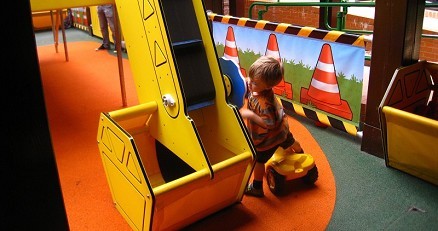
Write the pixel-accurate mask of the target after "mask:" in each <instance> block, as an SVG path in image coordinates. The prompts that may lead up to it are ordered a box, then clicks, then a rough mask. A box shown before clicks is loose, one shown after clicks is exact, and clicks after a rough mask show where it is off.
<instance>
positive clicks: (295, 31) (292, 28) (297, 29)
mask: <svg viewBox="0 0 438 231" xmlns="http://www.w3.org/2000/svg"><path fill="white" fill-rule="evenodd" d="M300 31H301V28H300V27H296V26H288V27H287V29H286V31H285V32H284V33H285V34H293V35H297V34H298V33H299V32H300Z"/></svg>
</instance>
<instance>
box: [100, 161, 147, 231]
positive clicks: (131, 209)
mask: <svg viewBox="0 0 438 231" xmlns="http://www.w3.org/2000/svg"><path fill="white" fill-rule="evenodd" d="M102 158H103V162H104V165H105V169H106V170H107V171H108V179H110V182H109V183H110V188H111V192H112V194H113V197H114V199H115V200H114V202H115V203H116V208H117V209H118V210H119V212H120V213H121V214H122V216H123V217H125V219H126V220H127V221H128V222H129V223H131V225H134V226H135V227H136V228H137V230H143V219H144V218H145V217H144V212H145V207H146V205H145V204H146V203H147V201H146V200H145V198H144V196H143V195H141V193H140V192H138V191H137V190H135V188H134V187H132V186H131V184H130V182H129V181H128V180H127V179H126V178H125V177H124V176H123V174H121V172H120V171H119V169H117V168H116V167H115V165H114V163H112V161H111V160H109V159H108V156H105V155H104V154H103V157H102ZM148 202H149V203H152V202H151V201H148Z"/></svg>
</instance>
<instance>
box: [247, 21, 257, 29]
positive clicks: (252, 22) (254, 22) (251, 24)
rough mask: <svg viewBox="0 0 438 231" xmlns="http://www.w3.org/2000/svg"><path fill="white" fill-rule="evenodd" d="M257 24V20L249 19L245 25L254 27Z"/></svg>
mask: <svg viewBox="0 0 438 231" xmlns="http://www.w3.org/2000/svg"><path fill="white" fill-rule="evenodd" d="M256 25H257V21H254V20H248V21H246V23H245V26H247V27H252V28H254V27H255V26H256Z"/></svg>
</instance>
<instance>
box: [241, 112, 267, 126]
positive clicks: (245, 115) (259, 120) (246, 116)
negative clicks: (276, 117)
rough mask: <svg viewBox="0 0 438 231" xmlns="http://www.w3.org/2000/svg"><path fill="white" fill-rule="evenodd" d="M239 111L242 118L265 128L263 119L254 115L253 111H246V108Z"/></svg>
mask: <svg viewBox="0 0 438 231" xmlns="http://www.w3.org/2000/svg"><path fill="white" fill-rule="evenodd" d="M239 111H240V115H241V116H242V118H244V119H249V120H251V121H253V122H254V123H256V124H257V125H259V126H260V127H262V128H267V127H266V124H265V121H263V119H262V118H261V117H260V116H258V115H257V114H256V113H254V112H253V111H251V110H249V109H246V108H241V109H240V110H239Z"/></svg>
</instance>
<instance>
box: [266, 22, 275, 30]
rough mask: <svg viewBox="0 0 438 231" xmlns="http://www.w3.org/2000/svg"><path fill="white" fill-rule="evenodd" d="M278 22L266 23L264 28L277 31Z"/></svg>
mask: <svg viewBox="0 0 438 231" xmlns="http://www.w3.org/2000/svg"><path fill="white" fill-rule="evenodd" d="M277 26H278V24H274V23H269V22H268V23H266V24H265V26H264V27H263V30H270V31H275V29H277Z"/></svg>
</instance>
